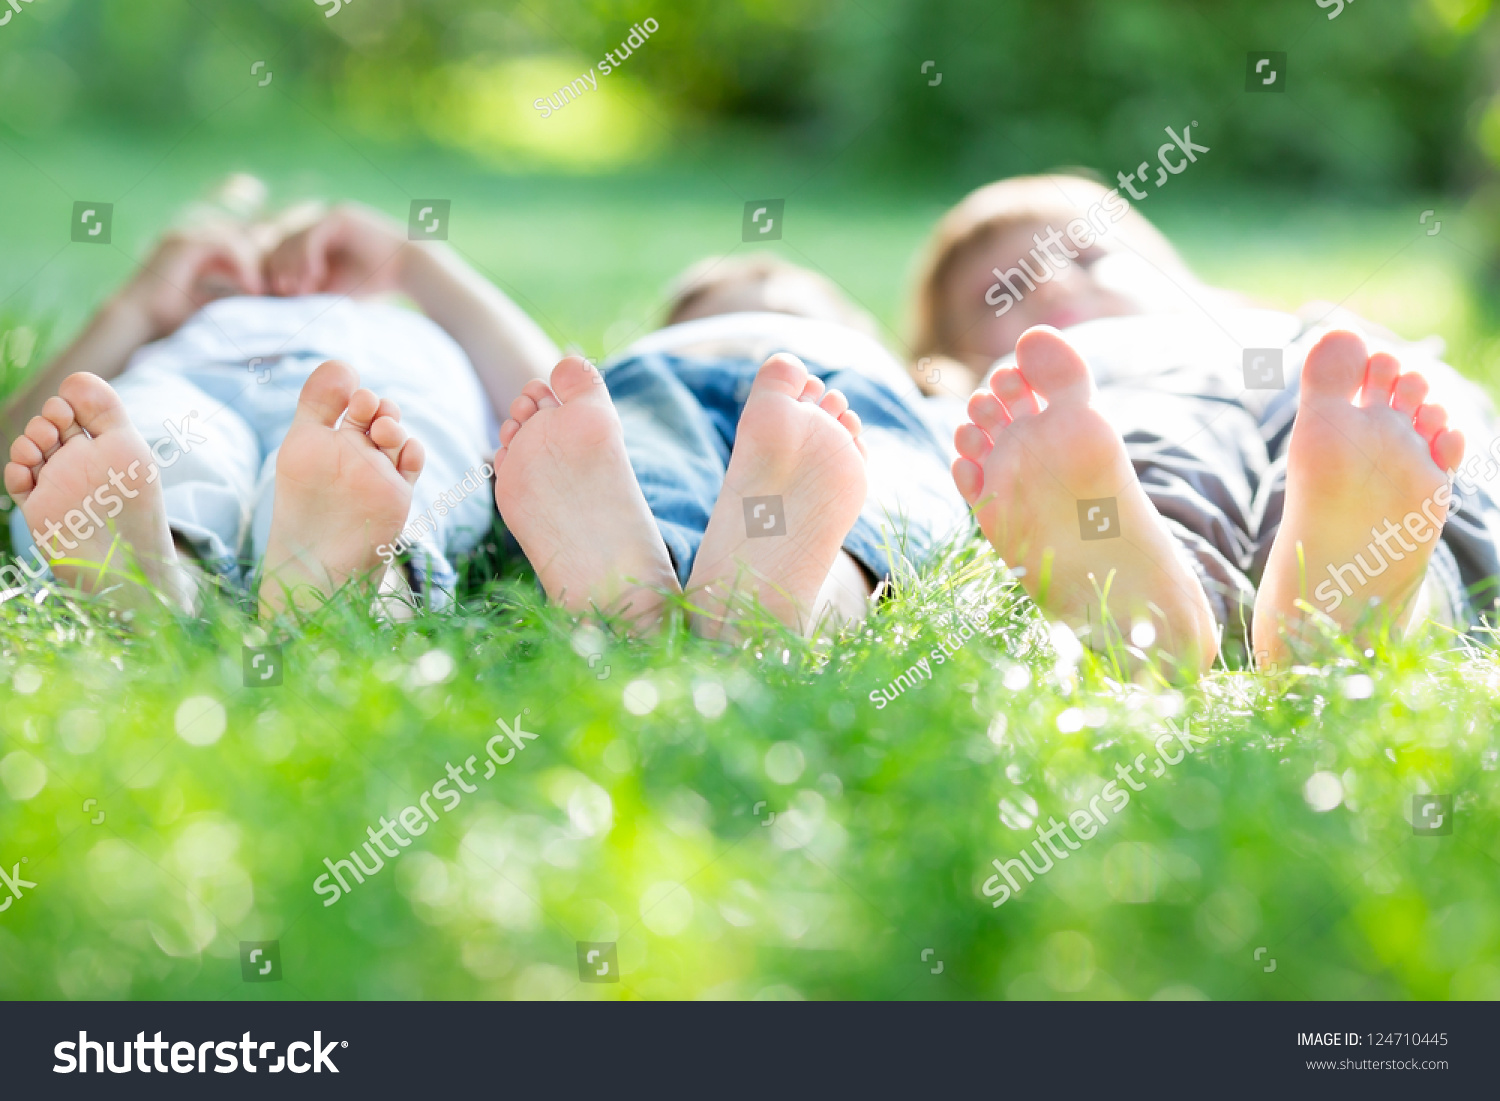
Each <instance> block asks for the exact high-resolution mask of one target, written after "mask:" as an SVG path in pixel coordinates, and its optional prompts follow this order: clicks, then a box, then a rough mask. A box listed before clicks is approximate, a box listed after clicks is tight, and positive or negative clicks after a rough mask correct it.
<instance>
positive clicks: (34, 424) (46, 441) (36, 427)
mask: <svg viewBox="0 0 1500 1101" xmlns="http://www.w3.org/2000/svg"><path fill="white" fill-rule="evenodd" d="M26 439H28V440H30V441H31V442H32V443H33V444H34V445H35V446H36V449H37V450H38V451H40V452H41V455H42V460H41V461H45V460H46V459H47V458H48V457H49V456H50V455H51V454H52V452H54V451H56V450H57V445H58V444H60V443H61V442H62V438H61V437H60V436H59V435H58V432H57V425H55V424H53V423H52V422H51V421H49V420H48V419H47V418H46V417H32V418H31V420H29V421H27V422H26Z"/></svg>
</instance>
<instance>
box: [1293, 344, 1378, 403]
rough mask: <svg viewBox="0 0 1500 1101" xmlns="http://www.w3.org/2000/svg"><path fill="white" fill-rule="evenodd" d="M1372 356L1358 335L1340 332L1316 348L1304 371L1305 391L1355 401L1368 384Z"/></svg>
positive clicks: (1309, 354)
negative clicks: (1366, 383)
mask: <svg viewBox="0 0 1500 1101" xmlns="http://www.w3.org/2000/svg"><path fill="white" fill-rule="evenodd" d="M1368 361H1369V354H1368V353H1367V352H1366V350H1365V342H1364V341H1363V340H1362V339H1361V338H1360V337H1359V335H1358V334H1357V333H1351V332H1349V331H1348V330H1346V329H1339V330H1336V331H1335V332H1331V333H1329V334H1328V335H1327V336H1325V337H1323V339H1322V340H1320V341H1318V342H1317V344H1315V345H1313V350H1312V351H1310V352H1308V353H1307V362H1306V363H1305V364H1303V367H1302V391H1303V393H1306V394H1312V395H1316V396H1320V397H1333V398H1338V399H1340V400H1341V401H1353V400H1354V395H1355V393H1357V392H1358V390H1359V388H1360V385H1361V384H1362V383H1363V382H1364V380H1365V365H1366V364H1367V363H1368Z"/></svg>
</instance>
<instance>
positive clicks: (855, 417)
mask: <svg viewBox="0 0 1500 1101" xmlns="http://www.w3.org/2000/svg"><path fill="white" fill-rule="evenodd" d="M838 420H839V423H840V424H842V425H843V426H844V427H845V428H847V429H848V430H849V435H851V436H853V437H855V438H856V439H857V438H858V437H859V434H860V433H861V432H863V431H864V430H865V426H864V422H863V421H861V420H860V419H859V414H858V413H856V412H855V411H854V410H853V409H845V410H844V411H843V412H842V413H840V414H839V418H838Z"/></svg>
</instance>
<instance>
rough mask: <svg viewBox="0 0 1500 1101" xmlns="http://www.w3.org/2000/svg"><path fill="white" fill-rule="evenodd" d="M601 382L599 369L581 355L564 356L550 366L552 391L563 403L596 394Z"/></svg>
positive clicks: (601, 377)
mask: <svg viewBox="0 0 1500 1101" xmlns="http://www.w3.org/2000/svg"><path fill="white" fill-rule="evenodd" d="M603 382H604V376H603V375H601V374H600V373H599V369H598V368H597V367H595V366H594V365H593V364H592V363H590V362H589V361H588V360H586V359H584V358H583V357H582V356H565V357H564V358H563V359H562V360H561V361H560V362H559V363H558V365H557V366H556V367H554V368H552V392H553V393H554V394H556V395H557V397H558V399H559V400H561V401H563V402H565V403H566V402H570V401H576V400H578V399H579V398H586V397H588V396H589V395H590V394H597V393H598V392H599V387H600V386H601V385H602V384H603Z"/></svg>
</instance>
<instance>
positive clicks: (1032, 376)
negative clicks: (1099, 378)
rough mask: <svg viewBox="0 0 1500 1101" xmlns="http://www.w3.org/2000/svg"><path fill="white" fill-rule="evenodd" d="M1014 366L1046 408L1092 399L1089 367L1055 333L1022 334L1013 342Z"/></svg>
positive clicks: (1034, 331) (1035, 331) (1038, 330)
mask: <svg viewBox="0 0 1500 1101" xmlns="http://www.w3.org/2000/svg"><path fill="white" fill-rule="evenodd" d="M1016 366H1017V367H1019V368H1020V370H1021V376H1022V377H1023V378H1025V380H1026V383H1027V385H1028V386H1030V387H1031V390H1032V391H1033V392H1034V393H1035V394H1037V395H1040V397H1041V398H1042V400H1044V401H1045V402H1047V404H1049V405H1053V404H1056V403H1058V402H1077V403H1079V404H1082V403H1085V402H1087V401H1088V400H1089V398H1090V397H1091V396H1092V395H1093V392H1094V377H1093V375H1092V373H1091V372H1090V371H1089V365H1088V364H1087V363H1085V362H1084V359H1083V357H1082V356H1081V355H1079V354H1078V352H1077V350H1076V349H1075V348H1074V347H1073V345H1071V344H1069V343H1068V342H1067V340H1065V339H1064V338H1063V335H1062V334H1061V333H1059V332H1058V331H1057V330H1056V329H1051V328H1048V327H1046V326H1041V327H1038V328H1035V329H1031V330H1028V331H1027V332H1025V333H1022V334H1021V339H1020V340H1018V341H1017V342H1016ZM1006 404H1007V405H1009V402H1007V403H1006ZM1011 412H1012V414H1014V413H1015V410H1014V409H1012V410H1011Z"/></svg>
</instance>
